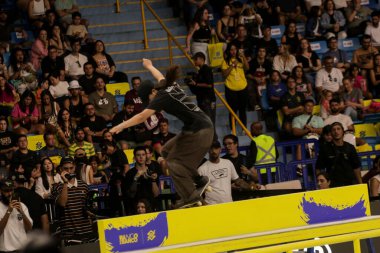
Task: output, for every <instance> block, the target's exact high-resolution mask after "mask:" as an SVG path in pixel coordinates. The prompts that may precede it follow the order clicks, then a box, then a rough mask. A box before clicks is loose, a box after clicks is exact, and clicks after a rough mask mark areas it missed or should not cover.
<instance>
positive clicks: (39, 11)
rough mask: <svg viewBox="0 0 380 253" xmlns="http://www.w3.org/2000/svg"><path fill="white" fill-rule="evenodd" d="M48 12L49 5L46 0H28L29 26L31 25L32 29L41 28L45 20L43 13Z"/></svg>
mask: <svg viewBox="0 0 380 253" xmlns="http://www.w3.org/2000/svg"><path fill="white" fill-rule="evenodd" d="M48 10H50V3H49V1H48V0H29V3H28V19H29V24H31V25H32V26H34V27H37V28H41V27H42V25H43V24H44V20H45V18H46V16H45V13H46V11H48Z"/></svg>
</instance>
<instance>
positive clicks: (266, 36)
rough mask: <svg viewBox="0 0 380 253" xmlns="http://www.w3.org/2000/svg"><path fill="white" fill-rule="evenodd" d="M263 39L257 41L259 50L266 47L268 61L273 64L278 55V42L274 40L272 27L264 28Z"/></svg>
mask: <svg viewBox="0 0 380 253" xmlns="http://www.w3.org/2000/svg"><path fill="white" fill-rule="evenodd" d="M262 31H263V37H262V38H261V39H259V40H258V41H257V46H256V47H257V48H258V49H259V48H262V47H265V49H266V50H267V56H266V57H267V59H268V60H269V61H270V62H272V61H273V58H274V57H275V56H276V55H277V53H278V46H277V41H276V40H275V39H273V38H272V28H271V27H270V26H264V25H263V27H262Z"/></svg>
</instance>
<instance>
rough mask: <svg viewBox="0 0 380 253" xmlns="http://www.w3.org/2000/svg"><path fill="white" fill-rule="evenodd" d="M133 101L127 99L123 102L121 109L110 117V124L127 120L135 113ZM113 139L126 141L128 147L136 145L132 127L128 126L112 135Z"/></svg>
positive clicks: (115, 124) (114, 124)
mask: <svg viewBox="0 0 380 253" xmlns="http://www.w3.org/2000/svg"><path fill="white" fill-rule="evenodd" d="M134 108H135V103H134V102H133V100H127V101H125V102H124V106H123V110H121V111H120V112H118V113H116V115H115V117H114V118H113V119H112V125H113V126H117V125H118V124H120V123H122V122H123V121H127V120H128V119H130V118H132V117H133V116H135V115H136V113H135V111H134ZM114 136H115V139H116V140H117V141H118V142H120V141H126V142H127V144H128V147H129V148H134V147H135V145H136V138H135V131H134V128H133V127H129V128H126V129H124V130H123V131H121V132H120V133H118V134H116V135H114Z"/></svg>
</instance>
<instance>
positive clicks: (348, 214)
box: [300, 195, 367, 224]
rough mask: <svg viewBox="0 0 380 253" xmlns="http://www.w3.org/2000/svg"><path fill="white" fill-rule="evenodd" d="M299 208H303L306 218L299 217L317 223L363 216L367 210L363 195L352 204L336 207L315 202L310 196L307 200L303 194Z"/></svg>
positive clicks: (309, 222)
mask: <svg viewBox="0 0 380 253" xmlns="http://www.w3.org/2000/svg"><path fill="white" fill-rule="evenodd" d="M300 208H302V209H303V212H304V213H305V215H306V218H304V217H301V218H302V219H303V220H304V221H305V222H306V223H307V224H317V223H322V222H331V221H339V220H347V219H354V218H360V217H365V216H366V211H367V209H366V206H365V203H364V199H363V196H362V197H361V198H360V200H359V201H358V202H357V203H356V204H354V205H352V206H345V207H343V208H338V207H332V206H328V205H325V204H323V203H316V202H315V201H314V199H313V198H310V201H308V200H307V199H306V198H305V195H304V196H303V198H302V201H301V203H300Z"/></svg>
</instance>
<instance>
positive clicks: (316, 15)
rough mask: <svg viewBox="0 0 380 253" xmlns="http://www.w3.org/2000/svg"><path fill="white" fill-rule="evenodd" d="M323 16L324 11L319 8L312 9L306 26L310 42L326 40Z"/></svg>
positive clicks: (306, 34)
mask: <svg viewBox="0 0 380 253" xmlns="http://www.w3.org/2000/svg"><path fill="white" fill-rule="evenodd" d="M321 16H322V10H321V8H320V7H319V6H313V7H311V9H310V12H309V15H308V18H307V21H306V26H305V37H306V38H307V39H308V40H309V41H316V40H322V39H324V37H323V35H322V25H321Z"/></svg>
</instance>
